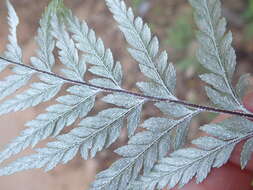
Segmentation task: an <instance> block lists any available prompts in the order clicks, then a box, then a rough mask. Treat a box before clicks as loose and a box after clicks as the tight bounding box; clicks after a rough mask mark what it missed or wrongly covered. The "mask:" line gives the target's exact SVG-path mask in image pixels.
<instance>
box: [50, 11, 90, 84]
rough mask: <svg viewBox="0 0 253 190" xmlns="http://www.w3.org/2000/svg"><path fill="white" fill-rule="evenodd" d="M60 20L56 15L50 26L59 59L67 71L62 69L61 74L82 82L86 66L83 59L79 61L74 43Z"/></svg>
mask: <svg viewBox="0 0 253 190" xmlns="http://www.w3.org/2000/svg"><path fill="white" fill-rule="evenodd" d="M60 19H61V17H60V18H58V17H57V15H54V16H53V18H52V22H51V26H52V28H53V32H52V34H53V36H54V37H55V38H56V39H57V43H56V46H57V47H58V48H59V55H60V56H59V58H60V60H61V62H62V63H63V64H64V65H65V66H66V67H67V68H68V70H65V69H62V72H63V73H64V74H65V75H66V76H67V77H68V78H70V79H77V80H80V81H83V75H84V73H85V72H86V64H85V62H84V60H83V59H81V60H79V55H78V51H77V49H76V47H75V43H74V41H73V40H72V39H71V38H70V36H69V34H68V33H67V31H66V29H65V25H64V23H61V22H60ZM62 20H63V18H62Z"/></svg>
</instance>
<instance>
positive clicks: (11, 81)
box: [0, 0, 34, 100]
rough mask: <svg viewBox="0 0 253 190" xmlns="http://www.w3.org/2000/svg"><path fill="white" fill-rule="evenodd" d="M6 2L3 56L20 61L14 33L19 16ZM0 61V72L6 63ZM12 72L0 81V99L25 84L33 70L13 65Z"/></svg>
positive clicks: (19, 52)
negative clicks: (5, 30) (6, 38)
mask: <svg viewBox="0 0 253 190" xmlns="http://www.w3.org/2000/svg"><path fill="white" fill-rule="evenodd" d="M6 4H7V9H8V24H9V27H10V29H9V31H10V34H9V36H8V39H9V43H8V44H7V50H6V51H5V52H4V56H5V57H6V58H8V59H10V60H13V61H16V62H19V63H22V51H21V48H20V47H19V45H18V41H17V34H16V31H17V26H18V24H19V18H18V16H17V14H16V12H15V9H14V8H13V6H12V4H11V3H10V2H9V0H7V1H6ZM1 63H3V64H1V65H0V72H1V71H2V70H4V69H5V67H6V66H7V65H8V62H7V61H1ZM13 72H14V73H15V74H14V75H10V76H8V77H6V78H5V79H4V80H3V81H0V100H1V99H3V98H5V97H6V96H9V95H11V94H12V93H14V92H15V91H16V90H18V89H19V88H21V87H23V86H24V85H26V84H27V82H28V81H29V80H30V78H31V76H32V74H33V73H34V71H31V70H28V69H25V68H16V67H14V69H13Z"/></svg>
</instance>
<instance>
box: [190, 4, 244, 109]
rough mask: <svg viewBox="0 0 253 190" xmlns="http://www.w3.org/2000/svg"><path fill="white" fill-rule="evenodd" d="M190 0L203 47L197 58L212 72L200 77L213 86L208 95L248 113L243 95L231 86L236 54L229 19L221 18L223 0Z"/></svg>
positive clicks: (208, 90)
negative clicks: (228, 25)
mask: <svg viewBox="0 0 253 190" xmlns="http://www.w3.org/2000/svg"><path fill="white" fill-rule="evenodd" d="M189 2H190V3H191V5H192V6H193V7H194V8H195V10H196V13H195V20H196V23H197V26H198V28H199V32H198V33H197V38H198V41H199V44H200V48H199V49H198V53H197V57H198V60H199V62H200V63H201V64H202V65H203V66H204V67H205V68H207V69H208V70H210V71H211V72H212V73H209V74H203V75H201V76H200V78H201V79H202V80H203V81H205V82H206V83H208V84H210V85H211V86H212V88H210V87H206V92H207V95H208V97H209V98H210V100H211V101H212V102H213V103H214V104H216V105H219V106H221V107H222V108H225V109H232V110H243V111H245V112H247V110H246V109H245V108H244V106H243V105H242V101H241V96H239V95H240V94H238V93H237V92H236V90H235V89H234V87H233V86H232V78H233V74H234V71H235V67H236V55H235V51H234V49H233V47H232V46H231V43H232V33H231V32H230V31H229V32H226V20H225V18H222V17H221V3H220V0H189ZM238 85H241V84H240V83H239V84H238Z"/></svg>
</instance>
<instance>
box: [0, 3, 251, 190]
mask: <svg viewBox="0 0 253 190" xmlns="http://www.w3.org/2000/svg"><path fill="white" fill-rule="evenodd" d="M105 1H106V4H107V6H108V8H109V10H110V11H111V12H112V14H113V16H114V19H115V20H116V22H117V23H118V25H119V28H120V30H121V31H122V33H123V35H124V37H125V39H126V41H127V43H128V44H129V48H128V52H129V54H130V55H131V56H132V57H133V59H134V60H135V61H136V62H137V63H138V64H139V68H140V71H141V72H142V73H143V74H144V75H145V76H146V77H147V79H148V80H147V81H146V82H138V83H137V86H138V88H139V89H140V91H141V92H142V93H135V92H130V91H128V90H125V89H123V88H122V86H121V83H122V77H123V73H122V68H121V64H120V63H119V62H117V61H115V60H114V58H113V55H112V52H111V50H110V49H106V48H105V46H104V44H103V42H102V40H101V39H100V38H98V37H97V36H96V34H95V32H94V31H93V30H92V29H90V28H89V26H88V25H87V24H86V23H85V22H84V21H80V20H79V19H78V18H77V17H75V16H74V15H73V14H72V12H71V11H70V10H69V9H67V8H66V7H65V6H64V4H63V1H62V0H52V1H51V3H50V4H49V5H48V7H47V8H46V10H45V13H44V14H43V16H42V18H41V20H40V27H39V29H38V34H37V37H36V42H37V44H38V47H39V49H38V50H37V56H36V57H32V58H31V59H30V62H31V65H26V64H24V63H23V61H22V51H21V48H20V46H19V44H18V40H17V37H16V27H17V25H18V23H19V19H18V17H17V15H16V13H15V10H14V8H13V6H12V5H11V4H10V2H9V1H7V8H8V13H9V16H8V24H9V27H10V34H9V36H8V39H9V43H8V45H7V48H6V51H5V52H4V53H3V55H2V56H1V57H0V63H1V64H0V71H3V70H4V69H5V68H6V67H8V66H9V65H11V66H13V67H12V72H13V74H12V75H10V76H8V77H6V78H5V79H4V80H3V81H1V82H0V99H1V100H2V102H1V104H0V115H4V114H7V113H10V112H16V111H20V110H24V109H26V108H29V107H32V106H37V105H39V104H40V103H42V102H46V101H49V100H51V99H53V98H55V97H56V95H57V94H58V93H59V92H60V90H61V89H62V88H63V85H64V84H69V85H70V86H69V87H68V88H67V89H66V95H63V96H59V97H57V98H56V101H57V103H56V104H54V105H51V106H49V107H48V108H47V109H46V112H45V113H42V114H40V115H38V116H37V117H36V118H35V119H34V120H32V121H28V122H27V123H26V127H27V128H26V129H25V130H23V131H22V132H21V133H20V135H19V136H18V137H16V138H15V139H13V140H12V141H11V142H10V143H9V144H8V145H7V146H6V147H5V148H4V149H3V150H2V151H1V152H0V163H2V162H3V161H5V160H6V159H9V158H11V157H12V156H14V155H16V154H18V153H19V152H21V151H22V150H24V149H26V148H28V147H34V146H36V144H37V143H38V142H40V141H42V140H44V139H46V138H48V137H55V141H53V142H49V143H48V144H47V145H46V147H45V148H37V149H35V151H36V153H35V154H32V155H29V156H25V157H22V158H19V159H17V160H16V161H14V162H12V163H10V164H8V165H6V166H2V167H1V168H0V175H2V176H3V175H11V174H13V173H15V172H19V171H23V170H27V169H32V168H44V169H45V170H46V171H49V170H51V169H53V168H54V167H56V166H57V165H58V164H61V163H64V164H65V163H67V162H68V161H70V160H71V159H73V157H75V156H76V154H77V153H78V152H80V154H81V156H82V158H83V159H85V160H87V159H90V158H93V157H94V156H96V154H97V153H98V152H99V151H101V150H103V149H105V148H108V147H109V146H110V145H111V144H112V143H114V142H115V141H116V140H117V139H118V137H119V136H120V133H121V130H122V128H123V127H124V125H125V124H126V127H127V131H128V137H129V141H128V144H127V145H125V146H123V147H120V148H118V149H117V150H115V153H117V154H118V155H119V156H120V157H121V158H120V159H118V160H117V161H116V162H115V163H113V164H112V165H111V166H110V167H109V168H108V169H106V170H104V171H102V172H100V173H99V174H97V176H96V180H95V181H94V183H92V184H91V186H90V189H94V190H99V189H101V190H102V189H105V190H108V189H110V190H123V189H133V190H135V189H145V190H147V189H150V190H153V189H163V188H165V187H166V188H173V187H175V186H176V185H177V184H179V186H181V187H182V186H184V185H185V184H187V183H188V182H189V181H190V180H191V179H192V178H193V177H195V178H196V182H197V183H200V182H202V181H203V180H204V179H205V178H206V177H207V175H208V173H209V172H210V170H211V168H213V167H221V166H222V165H224V164H225V163H226V162H227V161H228V159H229V157H230V155H231V153H232V151H233V149H234V147H235V145H236V144H238V143H239V142H241V141H243V140H246V142H245V143H244V146H243V150H242V152H241V165H242V168H244V167H245V166H246V165H247V162H248V161H249V159H250V156H251V152H252V148H253V143H252V142H253V127H252V122H251V121H250V120H249V119H253V114H252V113H250V112H249V111H248V110H247V109H246V108H245V107H244V105H243V104H242V97H243V96H244V92H245V89H246V87H247V78H248V77H249V74H247V75H243V76H242V77H241V78H240V79H239V81H238V83H237V84H236V85H235V86H233V84H232V79H233V74H234V72H235V67H236V56H235V51H234V49H233V47H232V46H231V43H232V34H231V32H227V31H226V20H225V18H222V16H221V4H220V1H219V0H189V2H190V4H191V5H192V6H193V8H194V9H195V20H196V23H197V26H198V28H199V31H198V32H197V39H198V41H199V46H200V47H199V49H198V52H197V58H198V60H199V62H200V63H201V64H202V65H203V67H205V68H206V69H207V70H209V73H206V74H202V75H201V76H200V78H201V79H202V80H203V81H204V82H206V83H207V84H208V85H207V86H206V87H205V89H206V93H207V95H208V97H209V99H210V100H211V101H212V103H213V104H214V105H216V106H217V107H209V106H201V105H196V104H191V103H188V102H185V101H182V100H179V99H178V98H177V97H176V94H175V88H176V72H175V69H174V67H173V65H172V64H171V63H168V55H167V53H166V52H165V51H162V52H161V51H160V50H159V41H158V38H157V37H156V36H154V35H153V34H152V33H151V30H150V28H149V26H148V25H147V24H146V23H144V22H143V20H142V18H140V17H135V16H134V13H133V11H132V9H131V8H128V7H127V6H126V4H125V3H124V1H122V0H105ZM54 50H57V52H58V58H59V60H60V62H61V63H62V64H63V69H61V73H62V74H60V75H59V74H56V73H53V71H52V69H53V67H54V65H55V57H54V54H53V51H54ZM87 73H91V74H93V75H94V76H95V77H94V78H93V79H91V80H89V81H85V80H84V78H85V75H86V74H87ZM35 74H37V77H38V79H39V80H40V82H34V83H31V84H30V87H29V88H28V89H27V90H25V91H23V92H22V93H20V94H18V95H15V96H14V97H12V98H10V99H7V100H6V97H7V96H9V95H12V94H14V92H16V90H18V89H20V88H21V87H23V86H25V85H26V84H27V83H28V82H29V81H30V79H31V78H32V76H33V75H35ZM102 92H107V95H106V96H104V97H103V98H102V101H104V102H105V103H108V104H110V105H113V108H106V109H104V110H102V111H100V112H98V113H97V114H96V115H92V116H90V115H89V116H88V114H89V113H90V111H91V110H92V109H93V107H94V105H95V100H96V98H97V95H99V94H101V93H102ZM147 102H153V103H154V105H155V106H156V107H157V108H158V109H159V110H160V111H161V112H162V113H163V115H164V117H151V118H148V119H147V120H145V121H144V122H143V123H141V112H142V107H143V105H144V104H145V103H147ZM202 112H216V113H227V114H230V115H232V117H230V118H228V119H226V120H225V121H223V122H220V123H216V124H206V125H204V126H201V127H200V130H202V131H204V132H205V133H207V134H208V135H210V136H204V137H200V138H197V139H195V140H193V141H192V144H193V145H194V146H193V147H188V148H184V147H185V142H186V138H187V134H188V129H189V126H190V123H191V120H192V118H193V117H195V116H197V115H199V114H200V113H202ZM77 120H80V122H79V124H78V126H76V127H75V128H74V129H72V130H70V132H68V133H65V134H63V133H62V131H63V129H64V128H66V127H68V126H70V125H72V124H73V123H75V122H76V121H77ZM125 121H126V122H125ZM137 128H142V130H136V129H137Z"/></svg>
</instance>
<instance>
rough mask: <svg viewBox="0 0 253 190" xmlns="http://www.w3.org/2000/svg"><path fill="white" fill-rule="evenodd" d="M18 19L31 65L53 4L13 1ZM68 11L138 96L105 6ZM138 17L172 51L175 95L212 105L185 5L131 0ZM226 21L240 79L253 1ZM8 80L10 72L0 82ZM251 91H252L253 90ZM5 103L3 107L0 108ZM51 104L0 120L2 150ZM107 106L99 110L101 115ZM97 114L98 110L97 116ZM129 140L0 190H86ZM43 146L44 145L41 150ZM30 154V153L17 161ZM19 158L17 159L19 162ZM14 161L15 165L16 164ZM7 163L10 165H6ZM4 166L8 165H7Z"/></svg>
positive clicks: (86, 2)
mask: <svg viewBox="0 0 253 190" xmlns="http://www.w3.org/2000/svg"><path fill="white" fill-rule="evenodd" d="M11 2H12V3H13V5H14V6H15V8H16V11H17V13H18V15H19V17H20V25H19V27H18V37H19V42H20V45H21V46H22V49H23V53H24V60H25V62H26V63H29V57H30V56H32V55H35V48H36V44H35V41H34V36H35V35H36V30H37V28H38V21H39V18H40V16H41V13H42V12H43V9H44V8H45V7H46V5H47V4H48V2H49V0H11ZM65 2H66V5H67V6H68V7H69V8H71V9H72V10H73V12H74V13H75V14H76V15H77V16H78V17H79V18H81V19H85V20H86V21H87V23H88V24H89V26H90V27H92V28H94V29H95V31H96V32H97V34H98V35H99V36H101V37H102V39H103V40H104V42H105V44H106V46H107V47H110V48H111V49H112V51H113V53H114V57H115V59H117V60H120V61H121V63H122V64H123V68H124V84H123V86H124V88H125V89H129V90H131V91H137V88H136V85H135V83H136V82H137V81H140V80H143V78H144V77H143V75H141V74H140V73H139V71H138V66H137V64H136V63H135V62H134V60H133V59H131V58H130V57H129V55H128V54H127V51H126V47H127V46H126V43H125V41H124V39H123V37H122V35H121V33H120V32H119V30H118V28H117V25H116V24H115V22H114V20H113V18H112V16H111V14H110V13H109V12H108V10H107V8H106V6H105V3H104V1H101V0H72V1H67V0H66V1H65ZM127 3H128V4H129V5H132V6H133V8H134V10H135V12H136V14H138V15H140V16H142V17H143V18H144V19H145V21H147V22H148V23H149V25H150V27H151V28H152V30H153V32H154V33H155V34H157V35H158V36H159V39H160V43H161V48H162V49H166V50H168V53H169V55H170V61H171V62H173V64H174V66H175V67H176V69H177V81H178V82H177V95H178V97H179V98H180V99H183V100H187V101H190V102H193V103H198V104H208V99H207V98H206V95H205V93H204V90H203V85H204V83H203V82H201V81H200V80H199V78H198V75H199V74H200V73H203V72H206V70H204V69H203V68H202V67H201V65H200V64H199V63H198V61H197V60H196V58H195V50H196V48H197V46H198V45H197V43H196V40H195V31H196V27H195V25H194V22H193V17H192V15H193V12H192V9H191V7H190V6H189V4H188V3H187V1H185V0H127ZM223 15H224V16H225V17H226V18H227V19H228V23H229V28H230V29H231V30H232V32H233V35H234V47H235V49H236V52H237V61H238V67H237V71H236V77H235V79H237V78H238V76H240V75H241V74H243V73H246V72H247V73H252V72H253V66H252V64H253V0H240V1H238V0H226V1H225V0H224V1H223ZM6 17H7V11H6V8H5V1H4V0H0V52H3V51H4V49H5V45H6V43H7V35H8V26H7V22H6ZM8 74H10V71H9V70H6V71H5V72H4V73H2V74H1V75H0V79H2V78H3V77H5V76H7V75H8ZM251 87H252V86H251ZM0 103H1V102H0ZM49 104H50V103H45V104H43V105H41V106H37V107H35V108H30V109H28V110H26V111H23V112H19V113H12V114H8V115H6V116H1V117H0V127H1V134H0V149H1V150H2V148H3V147H4V145H5V144H7V143H8V142H9V141H10V140H11V139H13V138H14V137H16V136H17V135H18V134H19V132H20V131H21V130H22V129H24V123H25V122H26V121H28V120H31V119H33V118H35V117H36V115H38V114H39V113H41V112H43V111H44V109H45V107H46V106H48V105H49ZM103 106H104V105H102V104H101V105H100V103H99V104H98V105H97V106H96V108H97V109H98V110H99V109H101V108H103ZM94 112H96V110H94ZM155 114H157V110H155V109H154V108H153V107H152V106H149V105H147V106H145V107H144V114H143V118H147V117H150V116H153V115H155ZM213 117H214V115H212V114H204V115H203V117H201V118H200V117H198V118H196V119H195V120H194V121H193V122H192V126H193V127H192V131H191V134H190V137H189V138H192V137H193V136H194V134H195V132H196V129H197V126H199V125H201V124H203V123H206V122H207V121H210V120H211V119H212V118H213ZM126 140H127V139H126V135H124V133H123V134H122V136H121V138H120V139H119V140H118V141H117V142H116V143H115V144H114V145H113V146H112V147H110V148H109V150H106V151H103V152H101V153H99V155H98V156H97V158H95V159H93V160H89V161H83V160H82V159H81V158H80V157H76V158H75V159H74V160H72V161H71V162H70V163H68V164H66V165H64V166H62V165H61V166H58V167H57V168H56V169H55V170H53V171H51V172H49V173H44V172H43V171H42V170H32V171H26V172H22V173H18V174H15V175H12V176H8V177H0V189H3V190H16V189H19V190H35V189H36V190H44V189H47V190H51V189H52V190H72V189H75V190H81V189H87V188H88V185H89V183H90V182H91V181H92V180H93V179H94V176H95V173H96V172H98V171H100V170H101V169H104V168H106V167H108V166H109V165H110V164H111V163H112V161H113V160H115V159H116V156H115V155H114V154H113V153H112V150H113V149H114V148H115V147H117V146H119V145H120V144H121V145H122V144H124V143H125V142H126ZM43 144H45V142H44V143H42V145H43ZM30 152H32V151H31V150H27V151H25V152H24V153H22V154H19V155H18V156H22V155H26V154H28V153H30ZM15 158H16V157H15ZM15 158H13V159H15ZM6 163H8V162H6ZM6 163H4V164H6Z"/></svg>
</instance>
